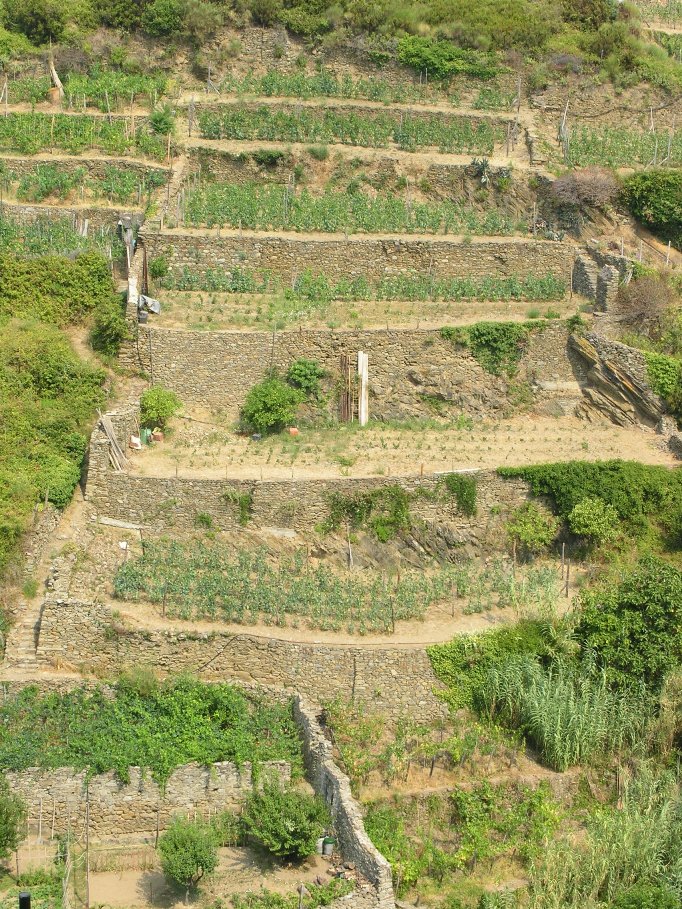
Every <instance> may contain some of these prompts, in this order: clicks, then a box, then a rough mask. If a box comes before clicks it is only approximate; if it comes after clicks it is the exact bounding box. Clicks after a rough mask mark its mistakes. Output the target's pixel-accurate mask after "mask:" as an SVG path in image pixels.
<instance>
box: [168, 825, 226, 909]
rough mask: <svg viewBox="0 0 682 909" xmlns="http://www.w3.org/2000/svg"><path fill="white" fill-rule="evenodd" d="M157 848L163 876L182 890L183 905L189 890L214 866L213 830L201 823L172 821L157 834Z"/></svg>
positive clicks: (215, 849) (215, 845) (216, 856)
mask: <svg viewBox="0 0 682 909" xmlns="http://www.w3.org/2000/svg"><path fill="white" fill-rule="evenodd" d="M158 848H159V852H160V853H161V867H162V869H163V873H164V874H165V875H166V877H169V878H171V880H173V881H175V882H176V883H177V884H180V886H181V887H184V888H185V891H186V892H185V902H187V901H188V900H189V891H190V889H191V888H192V887H195V886H196V885H197V884H198V882H199V881H200V880H201V878H202V877H203V876H204V875H205V874H211V872H213V871H215V869H216V868H217V866H218V846H217V843H216V834H215V830H214V829H213V828H212V827H211V826H210V825H208V824H205V823H203V822H202V821H199V822H197V821H194V822H192V821H190V820H189V819H185V818H182V817H176V818H174V819H173V821H172V823H171V825H170V827H169V828H168V829H167V830H166V831H164V833H162V834H161V837H160V839H159V847H158Z"/></svg>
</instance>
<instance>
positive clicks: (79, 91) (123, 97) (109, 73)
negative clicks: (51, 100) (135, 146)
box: [64, 70, 168, 111]
mask: <svg viewBox="0 0 682 909" xmlns="http://www.w3.org/2000/svg"><path fill="white" fill-rule="evenodd" d="M167 86H168V80H167V78H166V77H165V76H150V75H140V74H138V75H135V74H132V73H122V72H116V71H114V70H93V71H92V72H91V73H90V74H89V75H87V76H84V75H79V74H78V73H69V75H68V76H67V77H66V80H65V82H64V94H65V101H66V103H67V104H68V105H69V106H70V107H76V108H78V107H79V106H80V103H82V99H83V98H85V99H86V101H87V102H92V103H93V104H95V105H96V107H98V108H99V109H100V110H101V111H108V110H121V109H124V108H128V107H129V106H130V103H131V101H138V102H139V101H143V102H144V103H146V104H148V105H149V106H150V107H153V106H154V104H155V103H156V102H157V101H158V100H159V98H161V97H163V95H164V93H165V91H166V88H167Z"/></svg>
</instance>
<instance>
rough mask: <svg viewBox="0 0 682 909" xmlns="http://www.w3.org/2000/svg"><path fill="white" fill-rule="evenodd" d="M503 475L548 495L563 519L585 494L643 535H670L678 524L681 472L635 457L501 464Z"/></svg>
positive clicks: (681, 500)
mask: <svg viewBox="0 0 682 909" xmlns="http://www.w3.org/2000/svg"><path fill="white" fill-rule="evenodd" d="M498 473H499V474H500V475H501V476H504V477H522V478H523V479H525V480H527V481H528V482H529V484H530V487H531V490H532V492H533V494H534V495H536V496H547V497H549V499H550V500H551V501H552V503H553V505H554V509H555V511H556V513H557V515H558V516H559V517H560V518H561V519H562V520H566V519H567V518H568V516H569V514H570V512H571V511H572V510H573V509H574V508H575V506H576V505H577V504H578V503H579V502H581V501H582V500H583V499H585V498H600V499H602V500H603V501H604V502H606V503H607V504H609V505H611V506H612V507H613V508H615V510H616V512H617V514H618V517H619V519H620V520H621V521H622V522H623V529H624V530H625V531H626V532H627V533H629V534H631V535H633V536H635V537H644V536H645V535H646V534H647V533H648V532H650V531H652V530H656V531H657V532H661V533H662V534H663V535H664V537H665V538H666V539H669V540H674V539H676V538H677V535H678V534H679V533H680V531H681V530H682V525H681V524H680V517H681V514H680V512H681V511H682V472H681V471H673V470H668V469H667V468H665V467H657V466H652V465H648V464H640V463H639V462H637V461H592V462H588V461H566V462H564V463H562V464H537V465H532V466H529V467H500V468H499V469H498Z"/></svg>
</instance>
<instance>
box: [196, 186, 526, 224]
mask: <svg viewBox="0 0 682 909" xmlns="http://www.w3.org/2000/svg"><path fill="white" fill-rule="evenodd" d="M186 221H187V222H188V223H189V224H192V225H194V226H207V227H213V226H215V225H216V224H219V225H221V226H224V225H228V226H231V227H243V228H246V229H250V230H295V231H304V232H326V233H333V232H337V231H344V232H346V233H357V232H364V233H446V234H447V233H450V234H453V233H454V234H461V233H472V234H482V235H509V234H512V233H514V232H515V231H524V230H525V228H526V224H525V222H523V221H519V220H517V219H515V218H512V217H509V216H507V215H504V214H502V213H500V212H499V211H496V210H495V209H490V210H488V211H487V212H485V213H484V214H480V213H479V212H478V211H476V210H475V209H474V208H471V207H468V206H464V205H461V204H459V203H457V202H451V201H449V200H444V201H442V202H411V201H409V200H406V199H403V198H400V197H399V196H395V195H390V194H380V195H377V196H371V195H368V194H366V193H362V192H352V193H349V192H346V191H343V192H334V191H331V190H329V191H326V192H324V193H323V194H322V195H313V194H312V193H310V192H309V191H308V190H307V189H304V190H303V191H302V192H300V193H295V192H292V191H291V190H290V189H289V188H288V187H287V186H277V185H262V184H257V183H246V184H242V185H240V184H236V183H227V184H220V183H209V184H206V185H204V186H202V187H200V188H199V189H197V190H195V191H194V192H192V193H191V195H190V197H189V201H188V204H187V214H186Z"/></svg>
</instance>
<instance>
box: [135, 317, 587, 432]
mask: <svg viewBox="0 0 682 909" xmlns="http://www.w3.org/2000/svg"><path fill="white" fill-rule="evenodd" d="M151 318H152V319H153V316H152V317H151ZM134 334H135V336H134V337H133V339H132V340H130V341H129V342H127V343H126V345H125V346H124V347H123V349H122V351H121V362H122V364H123V365H125V366H127V367H129V368H131V369H138V370H142V371H143V372H145V373H146V374H147V375H148V376H149V377H150V378H151V380H152V381H153V382H154V383H156V384H160V385H163V386H164V387H166V388H169V389H171V390H172V391H174V392H176V393H177V394H178V395H179V397H180V398H181V400H182V401H183V402H185V403H187V404H199V405H202V406H206V407H220V408H221V410H222V411H224V412H226V413H227V414H228V415H229V416H234V417H235V418H236V417H237V416H238V413H239V408H240V407H241V405H242V404H243V402H244V399H245V398H246V395H247V393H248V392H249V390H250V389H251V388H252V387H253V386H254V385H255V384H256V383H258V382H260V381H262V380H263V379H264V378H265V377H266V375H268V374H269V372H270V370H271V368H272V367H273V366H274V367H275V368H276V369H278V370H280V371H282V372H285V371H286V370H287V368H288V367H289V366H290V365H291V364H292V363H293V362H294V361H296V360H298V359H301V358H305V359H309V360H315V361H316V362H318V363H319V364H320V366H322V367H323V368H324V369H325V371H326V372H327V373H328V374H329V375H330V376H335V375H337V374H338V373H339V362H340V357H341V355H342V354H348V355H349V356H350V357H351V361H353V362H357V355H358V351H365V352H366V353H367V354H368V356H369V395H370V404H369V407H370V414H371V416H372V417H375V418H378V419H400V418H404V417H408V416H413V415H417V414H429V413H430V411H429V407H428V400H429V399H430V398H435V399H438V400H439V401H442V402H443V403H445V404H448V405H449V406H451V408H452V409H453V412H464V413H469V414H489V413H491V412H494V411H502V410H504V409H505V408H506V407H507V382H506V381H505V380H504V379H502V378H499V377H496V376H493V375H491V374H490V373H488V372H486V371H485V370H484V369H483V368H482V367H481V365H480V364H479V363H478V361H477V360H476V359H475V358H474V357H473V356H472V355H471V353H470V352H469V351H468V350H467V349H466V348H465V347H461V346H458V345H455V344H453V343H452V341H449V340H447V339H445V338H443V336H442V335H441V332H440V331H439V330H438V329H388V328H387V329H366V330H357V329H351V330H341V331H339V330H328V331H324V330H306V331H302V330H301V331H282V332H278V333H276V334H275V333H273V334H270V333H266V332H244V331H241V332H240V331H212V332H205V331H202V332H199V331H178V330H175V329H166V328H157V327H155V326H154V325H153V324H147V325H144V326H142V325H141V326H138V328H137V331H136V332H135V333H134ZM568 335H569V332H568V329H567V328H566V325H565V324H564V323H562V322H558V321H557V322H554V323H538V330H537V331H533V332H531V334H530V335H529V339H528V344H527V347H526V350H525V352H524V354H523V357H522V358H521V362H520V364H519V373H518V376H517V377H516V380H517V381H523V380H527V381H529V382H530V383H531V385H533V384H537V383H543V382H544V383H547V382H552V383H555V385H556V384H557V383H561V384H562V386H563V390H562V392H561V394H563V396H564V397H565V398H568V399H569V400H572V401H573V402H575V401H576V400H577V399H578V398H579V397H580V391H579V388H578V385H577V384H576V383H577V382H579V381H580V380H581V379H582V374H581V372H580V369H579V368H578V365H577V364H578V361H577V360H576V359H575V358H573V357H572V356H571V354H570V352H569V350H568V347H567V340H568ZM570 383H573V385H572V388H571V387H570ZM567 385H568V387H567ZM536 391H537V389H536Z"/></svg>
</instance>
